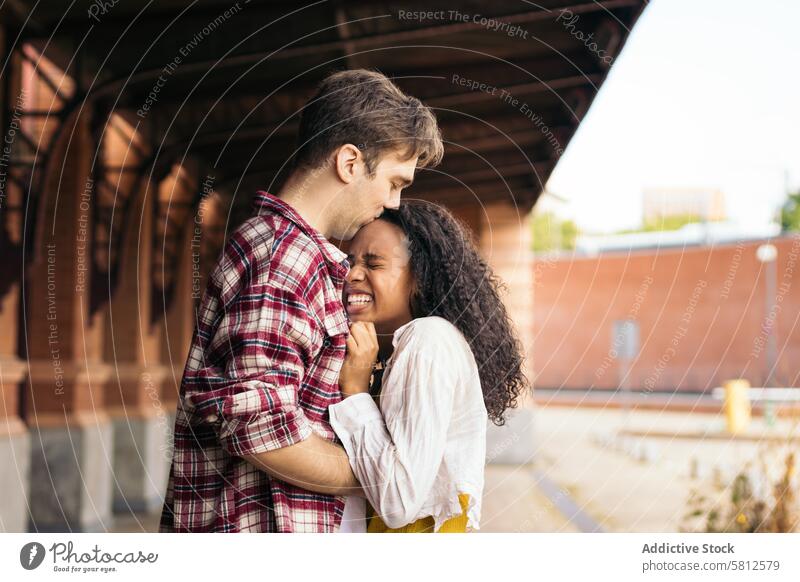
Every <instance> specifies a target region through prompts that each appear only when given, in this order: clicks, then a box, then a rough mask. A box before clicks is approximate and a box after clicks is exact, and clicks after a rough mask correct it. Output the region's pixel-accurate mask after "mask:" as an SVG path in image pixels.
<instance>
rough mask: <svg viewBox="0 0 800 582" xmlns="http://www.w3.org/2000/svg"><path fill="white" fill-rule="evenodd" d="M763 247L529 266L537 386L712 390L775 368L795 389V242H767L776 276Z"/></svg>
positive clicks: (757, 381) (798, 371)
mask: <svg viewBox="0 0 800 582" xmlns="http://www.w3.org/2000/svg"><path fill="white" fill-rule="evenodd" d="M765 242H767V241H765V240H761V241H752V240H751V241H740V242H733V243H725V244H716V245H713V246H691V247H683V248H680V247H678V248H666V249H664V248H662V249H639V250H635V251H630V252H620V251H617V252H609V253H603V254H601V255H599V256H593V257H581V256H574V257H567V258H557V259H552V258H551V259H547V258H542V259H538V260H536V261H534V264H533V271H534V275H533V276H534V279H535V287H534V309H533V330H534V331H533V348H532V351H531V354H532V366H533V369H534V370H535V377H536V385H537V387H540V388H552V389H559V388H561V389H587V388H595V389H614V388H618V387H620V386H622V387H624V388H629V389H632V390H641V391H645V392H649V391H673V390H679V391H698V392H710V391H711V389H713V388H714V387H716V386H720V385H721V384H722V383H723V382H724V381H725V380H728V379H731V378H746V379H748V380H749V381H750V382H751V384H752V385H754V386H763V385H764V383H765V382H766V379H767V377H768V374H769V372H770V367H773V366H774V369H773V370H771V371H772V376H773V382H772V383H773V385H778V386H787V387H788V386H796V387H800V364H798V362H800V235H794V236H785V237H779V238H776V239H773V240H772V241H771V242H772V244H774V245H775V247H776V248H777V250H778V255H777V260H776V262H775V263H774V275H770V274H769V268H768V267H767V265H766V264H765V263H761V262H759V261H758V259H757V257H756V249H757V248H758V247H759V246H760V245H761V244H763V243H765ZM769 276H774V277H775V279H774V284H775V286H774V295H773V296H772V297H771V299H770V300H769V309H767V303H768V300H767V299H766V295H765V294H766V293H767V278H768V277H769ZM770 333H774V340H775V344H774V345H775V347H776V350H775V355H774V362H770V359H772V358H773V356H771V355H770V350H769V335H770Z"/></svg>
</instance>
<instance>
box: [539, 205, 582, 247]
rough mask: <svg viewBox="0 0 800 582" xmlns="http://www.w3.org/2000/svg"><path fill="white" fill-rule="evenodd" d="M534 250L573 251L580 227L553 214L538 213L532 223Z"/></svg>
mask: <svg viewBox="0 0 800 582" xmlns="http://www.w3.org/2000/svg"><path fill="white" fill-rule="evenodd" d="M531 229H532V232H533V250H534V251H535V252H544V251H553V250H573V249H574V248H575V239H576V238H577V236H578V226H577V225H576V224H575V223H574V222H573V221H572V220H561V219H559V218H558V217H557V216H555V215H554V214H553V213H552V212H542V213H536V214H535V215H534V216H533V220H532V221H531Z"/></svg>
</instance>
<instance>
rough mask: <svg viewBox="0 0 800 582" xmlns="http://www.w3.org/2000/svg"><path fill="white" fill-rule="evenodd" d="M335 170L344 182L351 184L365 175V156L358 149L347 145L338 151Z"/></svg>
mask: <svg viewBox="0 0 800 582" xmlns="http://www.w3.org/2000/svg"><path fill="white" fill-rule="evenodd" d="M334 169H335V170H336V175H337V176H338V177H339V179H340V180H341V181H342V182H344V183H345V184H350V183H352V182H354V181H355V180H356V179H358V178H360V177H361V175H362V174H363V173H364V155H363V154H362V153H361V150H360V149H358V147H356V146H354V145H353V144H351V143H346V144H344V145H343V146H340V147H339V149H338V150H336V155H335V157H334Z"/></svg>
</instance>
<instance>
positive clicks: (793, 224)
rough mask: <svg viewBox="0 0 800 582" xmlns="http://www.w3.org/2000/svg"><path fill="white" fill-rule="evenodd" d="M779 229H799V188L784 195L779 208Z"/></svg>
mask: <svg viewBox="0 0 800 582" xmlns="http://www.w3.org/2000/svg"><path fill="white" fill-rule="evenodd" d="M781 230H782V231H783V232H789V231H798V230H800V190H798V191H797V192H795V193H794V194H789V195H787V197H786V202H785V203H784V204H783V207H782V208H781Z"/></svg>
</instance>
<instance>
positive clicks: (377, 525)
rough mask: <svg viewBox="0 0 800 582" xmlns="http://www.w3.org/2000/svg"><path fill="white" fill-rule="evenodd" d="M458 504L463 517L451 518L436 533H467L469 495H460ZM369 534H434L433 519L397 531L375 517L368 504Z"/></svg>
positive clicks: (414, 523) (425, 518)
mask: <svg viewBox="0 0 800 582" xmlns="http://www.w3.org/2000/svg"><path fill="white" fill-rule="evenodd" d="M458 502H459V503H460V504H461V515H457V516H455V517H451V518H450V519H448V520H447V521H445V522H444V523H443V524H442V527H440V528H439V530H438V531H437V532H436V533H466V531H467V507H469V495H467V494H466V493H459V495H458ZM367 519H369V524H368V525H367V533H433V528H434V525H435V524H434V521H433V517H431V516H428V517H423V518H422V519H418V520H417V521H415V522H413V523H409V524H408V525H404V526H403V527H399V528H397V529H391V528H389V527H386V524H385V523H383V520H382V519H381V518H380V516H378V515H375V510H374V509H372V507H371V506H370V504H369V503H367Z"/></svg>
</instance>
